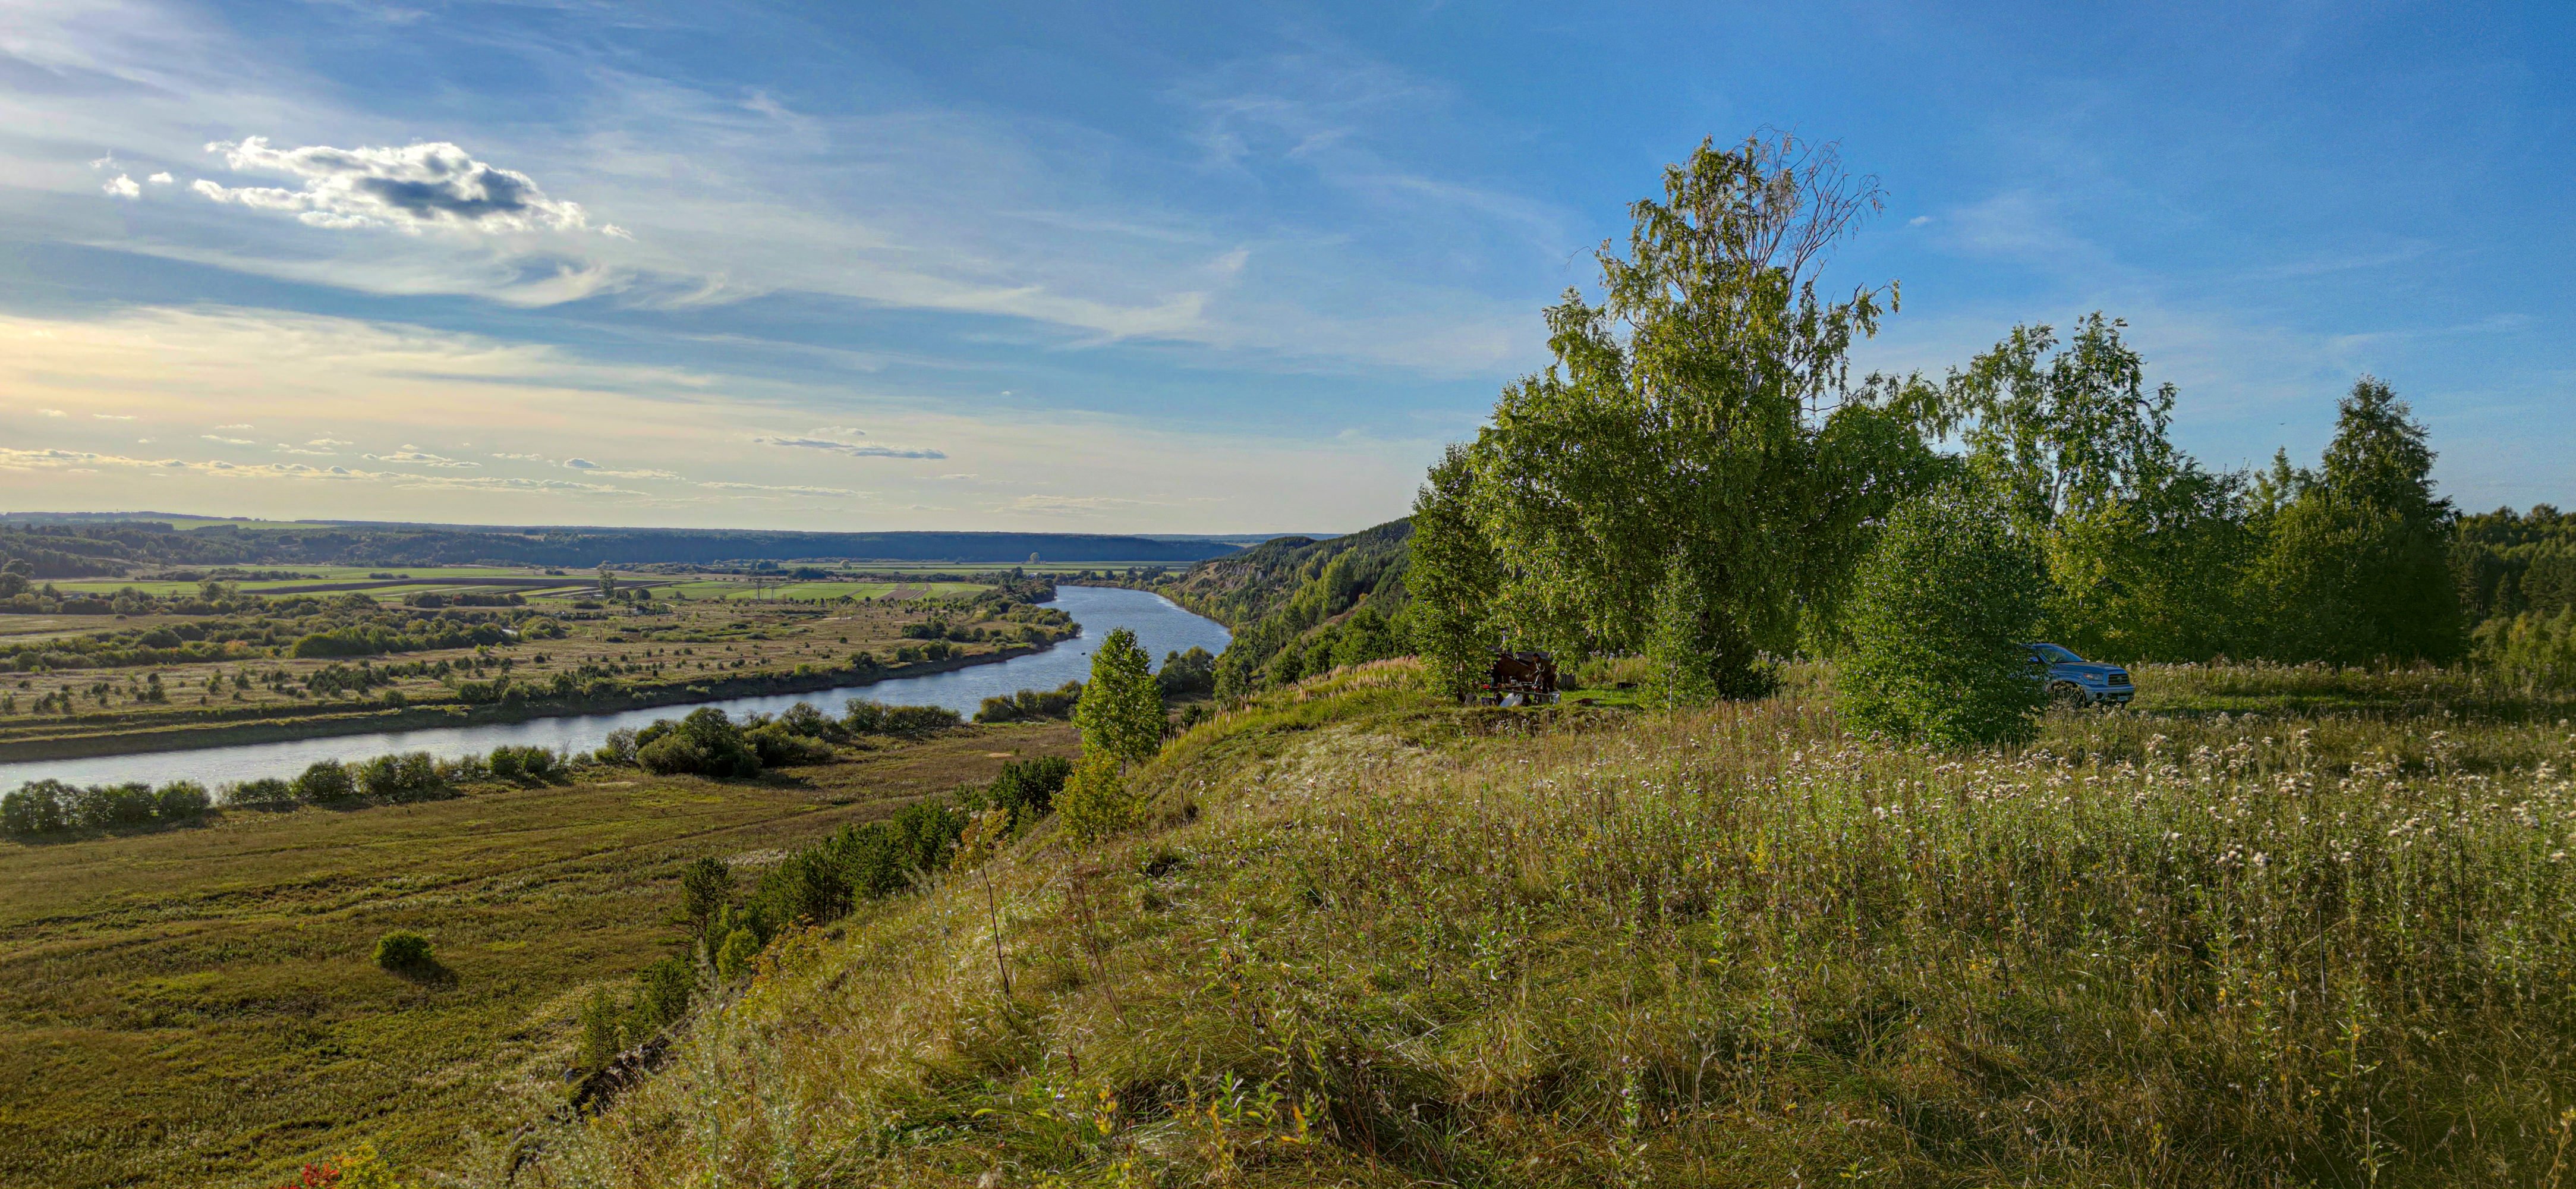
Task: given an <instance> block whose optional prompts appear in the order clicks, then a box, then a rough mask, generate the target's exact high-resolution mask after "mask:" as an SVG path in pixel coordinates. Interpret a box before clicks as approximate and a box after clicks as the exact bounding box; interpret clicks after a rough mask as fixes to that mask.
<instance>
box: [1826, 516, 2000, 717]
mask: <svg viewBox="0 0 2576 1189" xmlns="http://www.w3.org/2000/svg"><path fill="white" fill-rule="evenodd" d="M2046 597H2047V582H2046V579H2045V578H2044V577H2043V576H2042V575H2041V572H2040V562H2039V558H2038V556H2037V554H2036V553H2035V551H2034V550H2032V549H2031V548H2030V546H2029V545H2028V544H2027V543H2026V542H2024V541H2023V540H2021V539H2019V538H2016V537H2015V536H2014V535H2013V534H2012V532H2011V530H2010V528H2009V527H2008V526H2007V524H2006V522H2005V519H2004V517H2003V516H2002V515H2001V513H2000V511H1999V510H1998V509H1996V508H1995V507H1993V506H1992V505H1991V504H1988V503H1984V502H1982V501H1980V500H1978V499H1977V498H1976V497H1974V496H1972V495H1970V494H1968V493H1967V492H1965V491H1962V490H1960V489H1958V488H1948V489H1944V490H1942V491H1940V492H1937V493H1935V494H1934V495H1933V496H1931V497H1930V498H1927V499H1924V500H1922V501H1920V502H1917V503H1915V504H1912V505H1909V506H1907V507H1906V508H1904V509H1903V510H1902V511H1900V512H1898V513H1897V514H1896V516H1895V517H1894V518H1892V519H1891V520H1890V521H1889V522H1888V525H1887V530H1886V532H1885V533H1884V534H1883V535H1882V536H1881V537H1880V538H1879V542H1878V546H1877V547H1876V548H1875V549H1874V550H1872V551H1871V553H1870V554H1869V556H1868V557H1867V558H1866V559H1865V560H1863V561H1862V563H1861V567H1860V572H1859V574H1858V576H1857V583H1856V589H1855V590H1854V591H1853V594H1852V598H1851V602H1850V604H1849V607H1848V612H1847V614H1848V618H1847V620H1846V623H1847V624H1848V626H1849V628H1850V631H1851V638H1852V645H1851V648H1850V649H1849V650H1848V651H1847V652H1846V654H1845V655H1844V656H1843V658H1842V660H1841V662H1840V664H1839V667H1838V670H1837V673H1836V685H1837V687H1838V692H1839V694H1840V697H1841V704H1842V708H1843V712H1844V713H1845V714H1847V715H1850V716H1851V717H1852V719H1853V720H1854V721H1857V722H1860V723H1862V724H1864V725H1867V726H1872V727H1876V728H1878V729H1880V730H1885V731H1890V732H1893V733H1896V734H1900V735H1919V736H1921V737H1923V738H1927V739H1930V740H1933V741H1935V742H1938V743H1943V744H1952V745H1956V744H1967V743H1996V742H2006V741H2012V740H2019V739H2026V738H2029V737H2030V734H2031V732H2032V729H2033V725H2034V721H2035V720H2036V718H2037V717H2038V715H2039V711H2040V709H2041V707H2042V706H2043V705H2044V704H2045V702H2046V697H2047V695H2046V691H2045V689H2044V687H2043V686H2042V684H2041V683H2040V682H2038V681H2036V680H2033V679H2032V678H2033V674H2032V672H2031V661H2030V654H2029V651H2028V650H2027V649H2026V648H2025V647H2024V645H2025V644H2026V643H2028V642H2029V640H2030V638H2031V634H2032V632H2033V631H2034V630H2035V629H2036V628H2037V626H2038V624H2039V619H2040V614H2041V611H2042V608H2043V607H2044V605H2045V599H2046Z"/></svg>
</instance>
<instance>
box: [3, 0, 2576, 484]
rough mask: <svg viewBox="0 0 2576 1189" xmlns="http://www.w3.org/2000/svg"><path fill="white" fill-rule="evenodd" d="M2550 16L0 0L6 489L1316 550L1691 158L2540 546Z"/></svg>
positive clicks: (1902, 340) (2226, 454)
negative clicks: (2080, 327)
mask: <svg viewBox="0 0 2576 1189" xmlns="http://www.w3.org/2000/svg"><path fill="white" fill-rule="evenodd" d="M2571 62H2576V5H2568V4H2565V3H2563V2H2562V3H2555V4H2520V5H2517V4H2499V5H2490V6H2450V5H2431V4H2374V3H2347V4H2335V5H2328V4H2322V3H2304V4H2283V5H2272V6H2259V7H2258V6H2248V5H2241V4H2225V5H2221V4H2207V5H2198V6H2191V5H2162V6H2126V7H2120V8H2110V7H2107V6H2106V7H2102V8H2098V9H2088V8H2069V7H2067V6H2063V5H2046V6H2043V5H2037V4H2021V5H2012V4H1989V5H1930V4H1895V3H1822V4H1812V5H1778V4H1772V5H1745V4H1707V5H1696V6H1681V5H1586V6H1571V5H1520V4H1473V5H1471V4H1450V3H1415V4H1398V5H1389V4H1343V5H1331V4H1232V5H1215V6H1211V5H1203V4H1201V5H1180V4H1172V5H1149V4H1132V5H1116V6H1094V5H1080V6H1077V5H1064V4H1025V5H1013V4H973V3H949V4H939V5H909V6H894V5H852V4H811V5H794V4H743V3H716V4H707V3H697V4H687V5H677V4H660V3H621V4H593V3H582V2H577V0H568V2H559V3H519V4H444V3H415V2H389V3H378V2H375V0H327V2H326V0H273V2H269V3H260V4H229V3H212V4H208V3H177V2H163V0H0V435H5V437H0V507H5V508H6V509H8V510H43V511H87V510H134V509H147V508H148V509H155V510H162V511H177V512H196V513H205V514H213V515H249V516H263V517H273V518H349V519H378V520H394V519H398V520H436V521H451V522H470V523H525V524H602V525H649V524H666V525H686V526H740V527H776V528H811V529H868V530H882V529H906V528H925V529H931V528H935V529H1017V530H1062V531H1084V532H1102V531H1110V532H1115V531H1136V532H1172V533H1186V532H1254V531H1290V530H1295V531H1343V530H1350V529H1356V528H1360V527H1364V526H1367V525H1369V524H1374V523H1378V522H1381V521H1384V520H1388V519H1391V518H1394V517H1396V516H1400V515H1403V514H1404V513H1405V511H1406V509H1407V506H1408V502H1409V500H1410V498H1411V494H1412V491H1413V489H1414V487H1415V485H1416V483H1417V482H1418V481H1419V477H1420V475H1421V473H1422V468H1423V467H1424V466H1425V465H1426V464H1428V463H1429V462H1430V461H1432V460H1433V459H1434V458H1436V457H1437V455H1438V451H1439V448H1440V446H1441V445H1442V444H1443V443H1445V442H1449V441H1454V440H1460V439H1464V438H1467V437H1470V436H1472V435H1473V434H1474V432H1475V430H1476V428H1477V426H1478V424H1479V423H1480V422H1481V421H1482V420H1483V418H1484V416H1485V414H1486V412H1487V410H1488V409H1489V407H1490V406H1491V403H1492V401H1493V398H1494V395H1495V392H1496V390H1497V389H1498V388H1499V387H1500V386H1501V385H1502V384H1504V383H1506V382H1508V381H1510V380H1511V379H1513V378H1514V377H1516V376H1518V375H1521V374H1523V373H1526V372H1528V371H1531V370H1533V369H1535V368H1538V367H1541V366H1543V365H1544V364H1545V363H1546V361H1547V352H1546V345H1545V336H1544V330H1543V328H1542V326H1541V323H1540V317H1539V313H1540V310H1541V309H1542V308H1543V307H1544V306H1545V305H1547V304H1548V303H1549V302H1551V301H1552V300H1554V299H1555V297H1556V295H1557V294H1559V293H1560V292H1562V291H1563V290H1564V289H1565V288H1567V287H1568V286H1581V287H1585V288H1587V289H1589V288H1590V286H1591V285H1592V283H1593V281H1594V278H1595V267H1594V265H1593V263H1592V260H1591V257H1590V253H1591V251H1592V250H1593V249H1594V248H1595V247H1596V246H1597V245H1598V244H1600V243H1601V242H1602V241H1603V240H1604V239H1605V238H1609V237H1612V236H1623V235H1624V233H1625V230H1626V214H1625V208H1626V205H1627V204H1628V203H1629V202H1631V201H1633V200H1634V199H1636V198H1639V197H1642V196H1645V195H1647V194H1649V193H1652V192H1654V191H1655V188H1656V187H1657V185H1658V178H1659V171H1660V170H1661V168H1662V166H1663V165H1664V164H1666V163H1667V162H1671V161H1674V160H1677V159H1679V158H1681V157H1683V156H1685V155H1686V154H1687V153H1688V152H1689V151H1690V149H1691V148H1692V146H1693V145H1695V144H1696V143H1697V142H1698V141H1699V140H1700V138H1702V137H1715V138H1717V139H1718V140H1719V141H1720V142H1728V141H1733V140H1738V139H1741V138H1742V137H1743V136H1745V135H1746V134H1748V133H1750V132H1753V131H1754V130H1756V129H1759V128H1765V127H1770V128H1780V129H1789V130H1793V131H1795V132H1796V133H1798V134H1799V135H1801V136H1803V137H1806V138H1808V139H1811V140H1822V141H1838V142H1840V146H1841V153H1842V157H1843V161H1844V163H1845V165H1846V166H1847V167H1848V168H1849V169H1851V170H1852V171H1853V172H1855V173H1866V174H1872V175H1875V176H1876V178H1877V179H1878V182H1879V184H1880V185H1881V186H1882V187H1883V188H1884V189H1885V191H1886V197H1887V208H1886V211H1885V212H1884V214H1882V215H1881V216H1880V217H1878V218H1877V219H1875V220H1873V221H1872V222H1871V223H1869V224H1868V225H1866V226H1865V227H1863V228H1862V229H1861V230H1860V232H1859V234H1858V235H1857V236H1856V237H1854V238H1853V239H1852V240H1850V241H1849V242H1847V243H1846V244H1845V245H1844V246H1843V247H1842V248H1841V250H1840V251H1839V252H1838V254H1837V255H1836V257H1835V258H1834V259H1833V261H1832V263H1831V265H1830V267H1829V268H1828V270H1827V272H1826V279H1827V281H1828V283H1829V285H1830V286H1831V287H1834V288H1840V289H1846V290H1847V289H1849V288H1850V287H1852V286H1855V285H1862V284H1870V285H1876V284H1884V283H1886V282H1888V281H1891V280H1892V281H1897V282H1900V283H1901V285H1902V294H1903V306H1902V310H1901V312H1899V313H1897V314H1896V315H1895V316H1893V317H1891V318H1889V319H1888V320H1887V321H1886V322H1885V324H1884V326H1883V329H1882V332H1881V334H1880V335H1879V337H1878V338H1877V339H1876V340H1875V341H1872V342H1870V343H1868V344H1866V345H1865V346H1863V347H1862V348H1861V349H1860V350H1859V351H1858V352H1857V353H1856V355H1855V360H1856V363H1857V364H1858V365H1859V366H1860V367H1862V368H1864V369H1866V368H1877V369H1885V370H1912V369H1922V370H1925V371H1927V372H1931V373H1935V374H1937V373H1938V372H1939V371H1940V370H1941V369H1943V368H1946V367H1949V366H1953V365H1956V364H1959V363H1963V362H1964V361H1965V360H1966V359H1967V358H1968V357H1969V356H1970V355H1972V354H1974V353H1976V352H1977V351H1979V350H1982V349H1984V348H1986V347H1988V346H1990V345H1992V344H1993V343H1994V342H1995V341H1996V340H1997V339H1998V338H2000V337H2002V336H2003V334H2004V333H2005V332H2006V331H2007V330H2008V329H2010V328H2011V327H2012V326H2013V325H2014V324H2016V323H2050V324H2053V325H2056V326H2059V327H2065V326H2067V325H2068V324H2070V323H2071V322H2073V321H2074V320H2075V319H2076V318H2077V317H2079V316H2081V315H2083V314H2084V313H2086V312H2088V311H2092V310H2097V309H2098V310H2101V311H2104V312H2105V313H2108V314H2110V315H2112V316H2114V317H2120V318H2125V319H2126V320H2127V321H2128V322H2129V324H2130V325H2129V331H2128V333H2129V336H2130V341H2131V342H2132V343H2133V344H2134V345H2135V346H2137V347H2138V348H2139V349H2140V350H2142V351H2143V352H2144V354H2145V355H2146V357H2147V361H2148V378H2149V380H2150V381H2151V382H2161V381H2171V382H2173V383H2174V384H2176V385H2177V386H2178V387H2179V389H2180V392H2181V399H2180V403H2179V405H2178V408H2177V418H2176V434H2177V437H2178V438H2179V440H2180V441H2181V443H2182V444H2183V446H2184V447H2185V448H2186V449H2188V450H2190V451H2192V452H2193V453H2195V454H2196V455H2198V456H2199V457H2200V458H2201V459H2202V460H2203V461H2204V462H2206V463H2208V464H2210V465H2212V466H2217V467H2233V466H2239V465H2248V464H2255V463H2260V462H2263V461H2265V460H2268V459H2269V458H2270V456H2271V454H2272V452H2273V450H2274V449H2275V448H2278V447H2286V448H2287V449H2288V450H2289V451H2290V453H2291V456H2292V457H2293V459H2294V460H2298V461H2303V462H2313V460H2314V459H2315V457H2316V455H2317V453H2318V451H2319V450H2320V449H2322V447H2323V446H2324V444H2325V442H2326V440H2327V438H2328V437H2329V436H2330V435H2331V432H2332V426H2333V419H2334V405H2335V400H2336V398H2337V397H2338V396H2339V395H2341V394H2342V393H2343V392H2344V391H2346V390H2347V389H2349V388H2350V386H2351V384H2352V382H2353V380H2354V379H2355V377H2357V376H2359V375H2361V374H2363V373H2370V374H2375V375H2377V376H2379V377H2381V378H2382V379H2385V380H2387V381H2389V382H2390V383H2391V384H2393V385H2394V386H2395V387H2396V389H2397V390H2398V392H2399V393H2400V394H2401V395H2403V396H2405V397H2407V398H2408V399H2409V400H2410V401H2411V402H2412V403H2413V405H2414V407H2415V410H2416V413H2417V415H2418V416H2419V418H2420V419H2422V420H2424V421H2425V422H2426V423H2427V424H2429V425H2430V427H2431V429H2432V437H2433V444H2434V447H2435V449H2436V450H2438V451H2439V452H2440V455H2441V457H2440V462H2439V464H2438V466H2437V469H2436V476H2437V478H2438V479H2439V480H2440V481H2441V483H2442V485H2443V490H2444V492H2445V493H2446V494H2449V495H2450V496H2452V497H2453V498H2454V499H2455V500H2456V501H2457V502H2458V503H2459V504H2460V505H2461V506H2462V507H2463V508H2464V509H2468V510H2483V509H2489V508H2494V507H2497V506H2499V505H2512V506H2516V507H2522V506H2528V505H2530V504H2533V503H2557V504H2560V505H2562V506H2565V505H2568V504H2571V503H2576V464H2571V462H2570V460H2571V459H2576V334H2571V333H2570V332H2571V330H2576V270H2571V269H2570V268H2569V267H2568V266H2569V264H2570V263H2571V248H2576V229H2572V228H2571V221H2570V218H2569V214H2570V208H2569V202H2568V198H2567V195H2568V194H2569V192H2570V191H2569V185H2570V181H2571V176H2576V69H2571V67H2570V63H2571Z"/></svg>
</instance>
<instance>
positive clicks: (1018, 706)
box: [975, 650, 1204, 723]
mask: <svg viewBox="0 0 2576 1189" xmlns="http://www.w3.org/2000/svg"><path fill="white" fill-rule="evenodd" d="M1193 651H1201V652H1202V655H1204V651H1203V650H1193ZM1081 702H1082V683H1081V682H1079V681H1068V682H1065V683H1064V684H1063V685H1060V686H1057V687H1055V688H1054V689H1051V690H1040V689H1024V690H1021V691H1020V692H1018V693H1015V694H995V695H993V696H992V697H989V698H986V699H984V702H983V704H982V705H981V706H979V707H977V708H976V710H975V721H977V722H981V723H995V722H1038V721H1042V720H1045V719H1051V718H1054V719H1063V718H1071V717H1073V708H1074V707H1075V706H1077V705H1080V704H1081Z"/></svg>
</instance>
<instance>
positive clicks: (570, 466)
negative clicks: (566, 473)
mask: <svg viewBox="0 0 2576 1189" xmlns="http://www.w3.org/2000/svg"><path fill="white" fill-rule="evenodd" d="M563 465H564V467H565V469H567V470H575V471H595V470H598V469H599V464H598V463H595V462H592V461H591V460H589V459H587V458H567V459H565V460H563Z"/></svg>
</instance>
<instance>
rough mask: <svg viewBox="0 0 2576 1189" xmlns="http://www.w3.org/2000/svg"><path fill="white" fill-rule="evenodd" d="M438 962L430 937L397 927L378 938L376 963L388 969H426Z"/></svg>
mask: <svg viewBox="0 0 2576 1189" xmlns="http://www.w3.org/2000/svg"><path fill="white" fill-rule="evenodd" d="M436 962H437V959H436V958H435V957H433V956H432V955H431V953H430V948H429V939H428V938H426V937H423V936H421V935H420V934H418V933H415V932H413V931H411V930H409V929H396V930H394V931H393V932H391V933H387V934H385V935H384V936H382V937H379V938H377V939H376V965H378V966H381V967H384V968H385V969H387V970H393V971H413V970H426V969H428V968H429V967H431V966H432V965H435V964H436Z"/></svg>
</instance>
